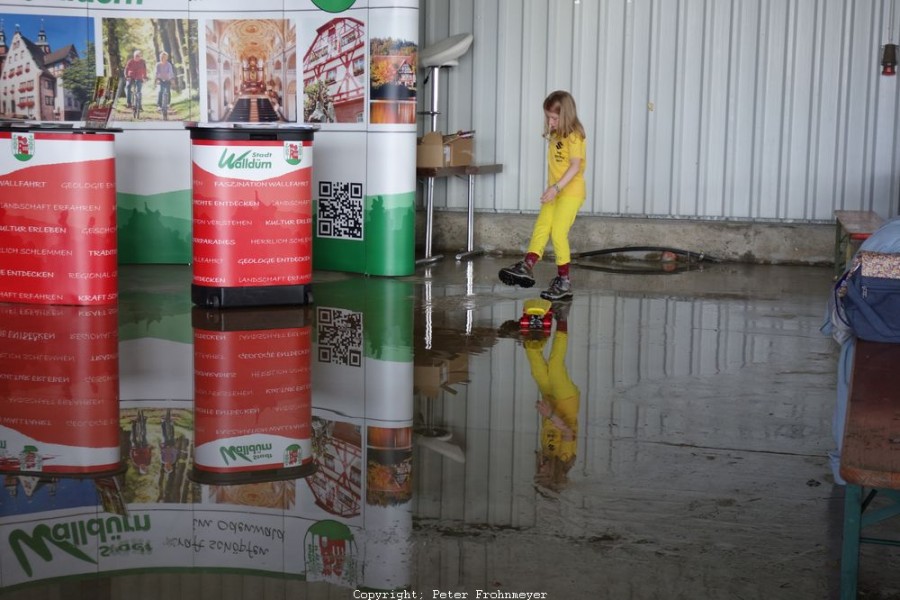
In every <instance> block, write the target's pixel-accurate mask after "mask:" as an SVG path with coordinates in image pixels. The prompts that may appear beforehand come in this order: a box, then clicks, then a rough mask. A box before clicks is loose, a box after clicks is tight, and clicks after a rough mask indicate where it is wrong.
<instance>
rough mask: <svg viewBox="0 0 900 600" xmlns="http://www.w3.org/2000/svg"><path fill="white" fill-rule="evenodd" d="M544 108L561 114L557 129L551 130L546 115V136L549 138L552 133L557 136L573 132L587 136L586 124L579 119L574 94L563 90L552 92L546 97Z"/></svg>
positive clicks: (566, 135)
mask: <svg viewBox="0 0 900 600" xmlns="http://www.w3.org/2000/svg"><path fill="white" fill-rule="evenodd" d="M544 110H545V111H547V112H552V113H554V114H556V115H559V123H558V124H557V126H556V131H555V132H552V131H550V125H549V123H548V122H547V118H546V117H544V137H545V138H549V137H550V136H551V135H555V136H557V137H562V138H564V137H569V136H570V135H572V134H573V133H578V135H580V136H581V137H583V138H584V137H587V135H585V133H584V125H582V124H581V121H579V120H578V111H576V110H575V99H574V98H573V97H572V94H570V93H569V92H566V91H563V90H556V91H555V92H550V95H549V96H547V97H546V98H544Z"/></svg>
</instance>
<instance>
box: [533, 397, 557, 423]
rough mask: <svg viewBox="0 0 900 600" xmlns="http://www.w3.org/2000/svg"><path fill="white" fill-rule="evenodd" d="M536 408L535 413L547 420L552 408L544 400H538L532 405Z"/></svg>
mask: <svg viewBox="0 0 900 600" xmlns="http://www.w3.org/2000/svg"><path fill="white" fill-rule="evenodd" d="M534 405H535V406H536V407H537V411H538V412H539V413H540V414H541V416H542V417H544V418H546V419H549V418H550V415H551V414H553V407H552V406H550V403H549V402H547V401H545V400H538V401H537V402H535V403H534Z"/></svg>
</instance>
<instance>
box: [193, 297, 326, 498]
mask: <svg viewBox="0 0 900 600" xmlns="http://www.w3.org/2000/svg"><path fill="white" fill-rule="evenodd" d="M304 314H305V313H303V312H302V310H298V309H288V308H273V309H257V310H253V311H242V312H237V313H236V312H231V313H229V312H227V311H206V310H203V309H197V310H195V312H194V326H195V330H194V381H195V385H194V394H195V399H194V413H195V435H196V437H195V443H196V446H195V450H194V476H195V478H196V479H197V480H198V481H201V482H202V483H238V482H243V481H245V480H246V479H247V478H248V477H249V478H251V479H256V480H258V479H259V477H258V475H260V474H261V473H263V472H266V473H269V474H271V475H272V476H273V477H277V478H282V479H286V478H297V477H303V476H306V475H309V474H310V473H311V472H312V471H313V470H314V468H315V466H314V463H313V457H312V439H311V437H312V435H311V426H310V420H311V417H312V403H311V397H310V394H311V390H310V373H309V353H310V345H311V342H310V329H309V327H308V326H306V325H305V324H304Z"/></svg>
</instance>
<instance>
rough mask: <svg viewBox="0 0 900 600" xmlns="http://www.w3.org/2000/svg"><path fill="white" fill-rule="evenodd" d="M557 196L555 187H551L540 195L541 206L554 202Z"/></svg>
mask: <svg viewBox="0 0 900 600" xmlns="http://www.w3.org/2000/svg"><path fill="white" fill-rule="evenodd" d="M557 195H559V192H557V191H556V186H555V185H551V186H550V187H548V188H547V189H546V190H544V193H543V194H541V204H547V203H548V202H553V201H554V200H556V196H557Z"/></svg>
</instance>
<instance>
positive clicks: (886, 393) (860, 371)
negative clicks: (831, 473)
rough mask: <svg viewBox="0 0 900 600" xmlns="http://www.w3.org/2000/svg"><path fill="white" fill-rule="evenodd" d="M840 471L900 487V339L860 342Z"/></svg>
mask: <svg viewBox="0 0 900 600" xmlns="http://www.w3.org/2000/svg"><path fill="white" fill-rule="evenodd" d="M841 476H842V477H843V478H844V479H846V480H847V481H848V482H850V483H856V484H859V485H862V486H865V487H875V488H892V489H900V344H880V343H877V342H867V341H864V340H858V341H857V343H856V354H855V356H854V359H853V375H852V376H851V382H850V398H849V400H848V404H847V421H846V424H845V429H844V443H843V446H842V448H841Z"/></svg>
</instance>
